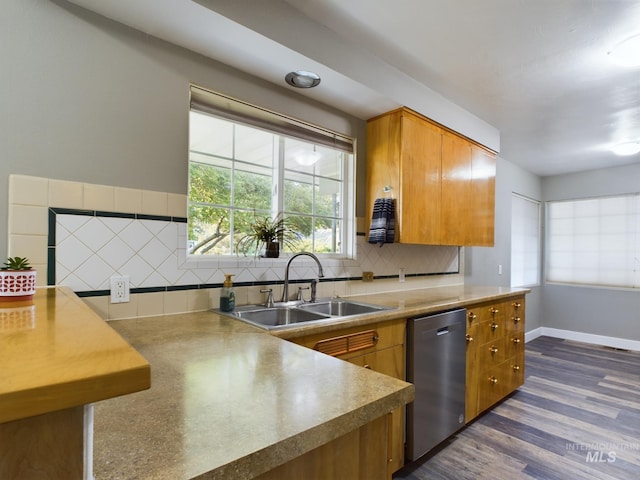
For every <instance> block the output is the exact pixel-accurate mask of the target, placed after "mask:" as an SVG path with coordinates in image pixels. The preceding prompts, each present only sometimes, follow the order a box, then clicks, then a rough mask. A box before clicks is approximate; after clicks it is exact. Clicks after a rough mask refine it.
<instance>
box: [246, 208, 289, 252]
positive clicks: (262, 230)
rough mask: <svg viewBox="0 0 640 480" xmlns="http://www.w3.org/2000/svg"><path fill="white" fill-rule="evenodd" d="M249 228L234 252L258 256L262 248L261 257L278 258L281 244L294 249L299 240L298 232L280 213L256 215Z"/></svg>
mask: <svg viewBox="0 0 640 480" xmlns="http://www.w3.org/2000/svg"><path fill="white" fill-rule="evenodd" d="M250 230H251V231H250V232H249V233H247V234H246V235H244V236H243V237H242V238H241V239H240V240H239V241H238V243H237V246H236V252H238V253H242V254H244V255H245V256H246V255H247V254H248V253H254V254H255V256H259V255H260V252H261V251H262V250H263V249H264V255H262V256H263V257H266V258H278V257H279V256H280V245H281V244H282V245H284V246H287V247H289V248H290V249H291V250H295V247H296V244H297V242H298V241H300V234H299V233H298V232H296V231H295V230H293V229H292V228H291V226H290V224H289V222H287V221H286V220H285V218H284V217H283V216H282V214H281V213H279V214H278V215H276V217H275V218H271V217H270V216H266V217H256V218H255V220H254V222H253V223H252V224H251V225H250Z"/></svg>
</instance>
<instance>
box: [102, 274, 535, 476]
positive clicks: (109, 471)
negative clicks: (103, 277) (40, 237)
mask: <svg viewBox="0 0 640 480" xmlns="http://www.w3.org/2000/svg"><path fill="white" fill-rule="evenodd" d="M527 291H528V290H526V289H510V288H500V287H465V286H452V287H437V288H427V289H419V290H408V291H399V292H388V293H376V294H375V295H366V296H355V297H352V298H354V299H356V300H361V301H364V302H368V303H376V304H383V305H387V306H389V307H392V308H393V309H391V310H387V311H382V312H377V313H375V314H370V315H362V316H358V317H355V318H351V319H344V320H338V321H335V322H334V321H330V322H321V323H320V324H314V325H311V324H308V325H306V326H300V327H297V326H296V327H288V328H286V329H281V330H278V329H276V330H272V331H271V332H267V331H265V330H263V329H260V328H258V327H254V326H251V325H248V324H245V323H243V322H241V321H238V320H235V319H232V318H228V317H226V316H223V315H219V314H217V313H215V312H213V311H208V312H195V313H187V314H177V315H165V316H158V317H148V318H139V319H130V320H117V321H111V322H109V324H110V325H111V326H112V327H113V328H114V329H115V330H116V331H117V332H119V333H120V334H121V335H122V336H123V337H124V338H125V339H127V340H128V341H129V342H131V344H132V345H133V346H134V347H135V348H136V349H137V350H138V351H139V352H140V353H142V355H144V356H145V358H147V359H148V360H149V361H150V362H151V364H152V365H153V369H152V375H153V378H152V387H151V389H150V390H148V391H144V392H139V393H136V394H133V395H129V396H126V397H121V398H117V399H113V400H110V401H108V402H101V403H98V404H96V415H95V439H94V442H95V451H94V457H95V462H94V468H95V471H94V473H95V478H96V480H107V479H125V478H145V479H160V480H162V479H171V480H179V479H192V478H202V479H204V478H207V479H217V478H220V479H226V480H231V479H234V480H236V479H249V478H253V477H255V476H258V475H260V474H262V473H264V472H267V471H269V470H271V469H273V468H274V467H277V466H278V465H281V464H284V463H286V462H288V461H290V460H292V459H294V458H296V457H299V456H300V455H302V454H304V453H305V452H308V451H310V450H312V449H314V448H317V447H319V446H320V445H323V444H325V443H327V442H330V441H332V440H334V439H336V438H338V437H340V436H341V435H344V434H346V433H348V432H351V431H353V430H355V429H357V428H358V427H360V426H362V425H364V424H366V423H367V422H370V421H371V420H373V419H376V418H379V417H381V416H383V415H385V414H387V413H388V412H390V411H391V410H393V409H394V408H397V407H398V406H401V405H404V404H406V403H408V402H410V401H412V399H413V394H414V390H413V386H412V385H410V384H407V383H405V382H402V381H400V380H397V379H394V378H391V377H389V376H385V375H382V374H379V373H376V372H374V371H371V370H367V369H363V368H361V367H358V366H355V365H352V364H350V363H348V362H344V361H342V360H338V359H336V358H333V357H330V356H327V355H324V354H321V353H319V352H316V351H314V350H311V349H307V348H304V347H301V346H299V345H296V344H294V343H291V342H285V341H283V340H282V339H281V338H276V337H282V338H295V337H297V336H300V335H303V334H307V333H310V332H315V333H317V332H320V331H330V330H332V329H337V328H345V327H347V326H360V325H366V324H368V323H372V322H376V321H383V320H391V319H397V318H407V317H410V316H413V315H421V314H425V313H429V312H436V311H443V310H447V309H452V308H457V307H464V306H465V305H468V304H473V303H477V302H481V301H489V300H495V299H506V298H510V297H515V296H518V295H522V294H523V293H526V292H527Z"/></svg>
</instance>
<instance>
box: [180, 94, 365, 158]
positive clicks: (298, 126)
mask: <svg viewBox="0 0 640 480" xmlns="http://www.w3.org/2000/svg"><path fill="white" fill-rule="evenodd" d="M190 105H191V109H192V110H196V111H199V112H202V113H208V114H210V115H214V116H217V117H221V118H225V119H227V120H230V121H232V122H237V123H241V124H244V125H249V126H252V127H256V128H261V129H264V130H267V131H269V132H276V133H279V134H280V135H286V136H289V137H293V138H298V139H300V140H304V141H307V142H310V143H314V144H316V145H323V146H325V147H330V148H333V149H335V150H339V151H342V152H346V153H354V152H353V139H352V138H349V137H347V136H345V135H341V134H339V133H336V132H331V131H329V130H326V129H323V128H321V127H318V126H315V125H312V124H310V123H306V122H303V121H302V120H297V119H294V118H291V117H288V116H286V115H282V114H279V113H276V112H273V111H271V110H267V109H265V108H262V107H258V106H255V105H251V104H249V103H246V102H243V101H241V100H237V99H234V98H231V97H228V96H226V95H222V94H220V93H215V92H212V91H210V90H206V89H204V88H202V87H198V86H195V85H191V99H190Z"/></svg>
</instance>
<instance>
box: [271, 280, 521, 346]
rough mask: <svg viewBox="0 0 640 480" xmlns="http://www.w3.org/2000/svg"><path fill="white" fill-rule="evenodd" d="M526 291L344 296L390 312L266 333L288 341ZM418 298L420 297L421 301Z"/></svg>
mask: <svg viewBox="0 0 640 480" xmlns="http://www.w3.org/2000/svg"><path fill="white" fill-rule="evenodd" d="M530 292H531V289H528V288H508V287H484V286H479V287H473V286H471V287H470V286H464V285H454V286H447V287H431V288H418V289H413V290H399V291H395V292H379V293H376V294H360V295H352V296H346V295H345V296H344V297H342V298H349V299H353V300H356V301H362V302H364V303H371V304H377V305H384V306H387V307H391V308H392V309H391V310H383V311H377V312H374V313H370V314H364V315H358V316H354V317H345V318H343V319H340V320H334V319H331V320H330V321H327V322H319V323H316V324H300V326H299V327H286V328H282V329H273V330H269V331H268V333H269V334H271V335H273V336H274V337H278V338H282V339H284V340H290V339H294V338H298V337H302V336H306V335H313V334H318V333H326V332H332V331H335V330H340V329H343V328H350V327H360V326H365V325H370V324H372V323H378V322H384V321H387V320H396V319H398V318H411V317H417V316H420V315H427V314H430V313H438V312H442V311H445V310H453V309H455V308H464V307H467V306H469V305H474V304H478V303H484V302H491V301H494V300H500V301H504V300H507V299H509V298H514V297H519V296H522V295H525V294H527V293H530ZM422 297H424V299H423V298H422ZM429 297H430V298H429ZM263 331H265V330H263Z"/></svg>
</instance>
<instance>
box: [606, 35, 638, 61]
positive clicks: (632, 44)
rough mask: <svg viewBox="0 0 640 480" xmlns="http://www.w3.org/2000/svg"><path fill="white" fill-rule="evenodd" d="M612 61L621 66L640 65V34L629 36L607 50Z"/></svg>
mask: <svg viewBox="0 0 640 480" xmlns="http://www.w3.org/2000/svg"><path fill="white" fill-rule="evenodd" d="M609 57H610V58H611V61H612V62H613V63H616V64H618V65H622V66H623V67H637V66H640V35H636V36H634V37H629V38H627V39H626V40H624V41H622V42H620V43H619V44H618V45H616V46H615V47H614V48H613V50H611V51H610V52H609Z"/></svg>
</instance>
